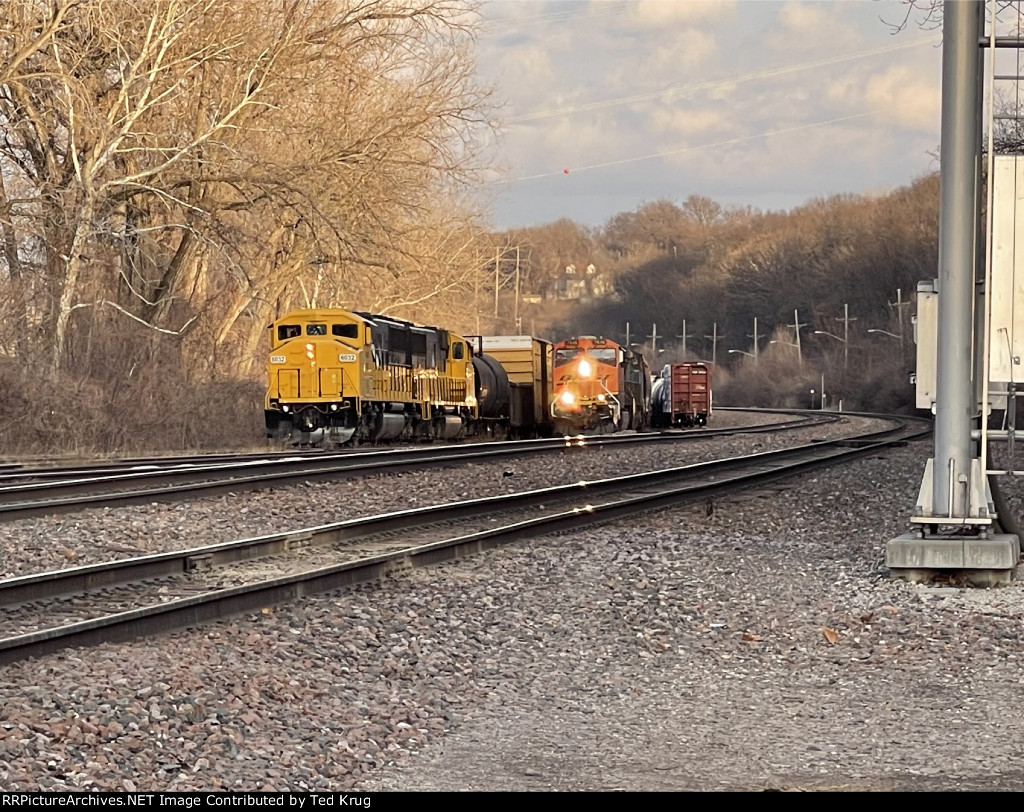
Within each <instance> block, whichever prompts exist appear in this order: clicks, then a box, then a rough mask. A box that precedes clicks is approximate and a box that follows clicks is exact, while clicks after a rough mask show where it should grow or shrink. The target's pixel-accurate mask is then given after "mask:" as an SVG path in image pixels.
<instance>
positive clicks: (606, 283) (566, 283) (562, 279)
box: [544, 263, 613, 301]
mask: <svg viewBox="0 0 1024 812" xmlns="http://www.w3.org/2000/svg"><path fill="white" fill-rule="evenodd" d="M612 290H613V286H612V284H611V280H610V279H608V278H607V275H605V274H601V273H599V272H598V270H597V268H596V267H595V266H594V263H590V264H589V265H587V268H586V271H584V272H583V273H582V274H580V273H577V272H576V266H575V265H571V264H570V265H566V266H565V270H564V271H562V273H560V274H558V276H556V277H555V279H554V281H553V282H552V283H551V284H550V285H549V286H548V289H547V290H546V291H545V292H544V298H546V299H572V300H578V301H588V300H590V299H603V298H605V297H606V296H608V295H609V294H610V293H611V292H612Z"/></svg>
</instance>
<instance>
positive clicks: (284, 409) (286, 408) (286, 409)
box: [281, 403, 288, 414]
mask: <svg viewBox="0 0 1024 812" xmlns="http://www.w3.org/2000/svg"><path fill="white" fill-rule="evenodd" d="M281 411H282V412H285V413H286V414H287V412H288V404H287V403H286V404H285V405H284V406H282V407H281Z"/></svg>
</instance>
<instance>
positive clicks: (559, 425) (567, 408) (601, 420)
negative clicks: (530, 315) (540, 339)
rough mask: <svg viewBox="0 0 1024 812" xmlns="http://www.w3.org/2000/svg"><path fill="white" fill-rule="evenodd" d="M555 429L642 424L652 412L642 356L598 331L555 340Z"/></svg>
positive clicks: (610, 428) (615, 428) (608, 428)
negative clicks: (591, 334) (596, 334)
mask: <svg viewBox="0 0 1024 812" xmlns="http://www.w3.org/2000/svg"><path fill="white" fill-rule="evenodd" d="M554 382H555V395H554V399H553V400H552V401H551V416H552V419H553V421H554V424H555V429H556V431H559V432H561V433H563V434H573V433H577V432H588V431H597V432H606V431H620V430H624V429H637V430H642V429H644V428H646V427H647V425H648V422H649V414H650V392H651V389H650V386H651V384H650V374H649V370H648V367H647V364H646V362H645V361H644V359H643V356H642V355H640V354H639V353H637V352H635V351H633V350H631V349H628V348H624V347H621V346H619V345H618V344H616V343H615V342H614V341H610V340H608V339H605V338H602V337H594V336H581V337H578V338H571V339H567V340H565V341H562V342H560V343H559V344H557V345H556V346H555V358H554Z"/></svg>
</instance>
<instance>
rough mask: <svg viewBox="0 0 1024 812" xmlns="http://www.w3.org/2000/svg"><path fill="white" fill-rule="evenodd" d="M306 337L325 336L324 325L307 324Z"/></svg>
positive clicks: (325, 328) (325, 329) (325, 327)
mask: <svg viewBox="0 0 1024 812" xmlns="http://www.w3.org/2000/svg"><path fill="white" fill-rule="evenodd" d="M306 335H308V336H325V335H327V325H326V324H307V325H306Z"/></svg>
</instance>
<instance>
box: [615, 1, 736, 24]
mask: <svg viewBox="0 0 1024 812" xmlns="http://www.w3.org/2000/svg"><path fill="white" fill-rule="evenodd" d="M735 13H736V3H735V2H732V0H728V2H727V1H726V0H639V2H638V3H636V4H635V5H633V6H632V7H631V8H630V19H631V20H632V21H633V22H636V23H639V24H641V25H650V26H662V25H666V24H671V23H679V22H686V23H692V22H697V21H712V20H713V21H721V20H726V19H731V18H732V17H733V16H734V15H735Z"/></svg>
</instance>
